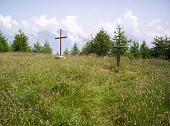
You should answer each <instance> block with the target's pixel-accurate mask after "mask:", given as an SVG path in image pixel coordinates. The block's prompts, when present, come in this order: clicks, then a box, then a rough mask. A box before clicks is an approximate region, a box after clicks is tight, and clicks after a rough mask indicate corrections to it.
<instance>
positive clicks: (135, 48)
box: [130, 40, 140, 58]
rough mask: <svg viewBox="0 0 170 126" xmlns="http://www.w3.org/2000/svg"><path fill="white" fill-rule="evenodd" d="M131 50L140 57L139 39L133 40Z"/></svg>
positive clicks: (135, 55)
mask: <svg viewBox="0 0 170 126" xmlns="http://www.w3.org/2000/svg"><path fill="white" fill-rule="evenodd" d="M130 52H131V55H132V56H133V57H134V58H139V57H140V51H139V43H138V42H137V41H135V40H132V46H131V47H130Z"/></svg>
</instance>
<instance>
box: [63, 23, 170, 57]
mask: <svg viewBox="0 0 170 126" xmlns="http://www.w3.org/2000/svg"><path fill="white" fill-rule="evenodd" d="M117 46H124V48H121V50H120V53H121V55H124V56H128V57H129V58H133V59H139V58H142V59H146V58H162V59H170V37H168V36H167V35H166V36H156V37H154V39H153V42H152V47H150V48H149V46H148V45H147V44H146V41H143V42H142V43H141V44H139V42H138V41H137V40H135V39H131V38H130V39H128V38H127V36H126V35H125V31H124V30H123V27H121V26H120V25H118V26H117V27H116V30H115V32H114V35H113V37H112V38H111V37H110V36H109V35H108V33H107V32H106V31H105V30H104V29H103V28H102V29H101V30H100V31H99V32H98V33H97V34H96V35H95V37H92V38H91V40H90V41H88V42H87V43H86V44H85V45H84V47H83V48H82V50H81V52H80V51H79V49H78V47H77V45H76V43H75V45H74V47H73V48H74V51H73V49H72V50H71V52H70V53H69V52H68V50H67V49H66V50H65V51H64V53H65V55H69V54H73V52H74V54H75V55H89V54H95V55H97V56H106V55H108V56H115V54H116V48H115V47H117Z"/></svg>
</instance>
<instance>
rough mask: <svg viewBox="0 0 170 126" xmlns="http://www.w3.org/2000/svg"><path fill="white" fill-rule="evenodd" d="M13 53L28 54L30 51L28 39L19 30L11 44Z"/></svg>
mask: <svg viewBox="0 0 170 126" xmlns="http://www.w3.org/2000/svg"><path fill="white" fill-rule="evenodd" d="M12 49H13V51H17V52H18V51H19V52H28V51H31V49H30V47H29V45H28V37H27V36H26V35H25V34H24V33H23V32H22V31H21V30H19V33H18V34H16V35H15V39H14V41H13V44H12Z"/></svg>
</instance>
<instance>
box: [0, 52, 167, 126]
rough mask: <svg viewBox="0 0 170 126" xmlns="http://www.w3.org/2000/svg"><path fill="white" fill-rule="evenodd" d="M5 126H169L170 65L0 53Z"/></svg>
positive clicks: (1, 113) (1, 111) (0, 99)
mask: <svg viewBox="0 0 170 126" xmlns="http://www.w3.org/2000/svg"><path fill="white" fill-rule="evenodd" d="M0 125H22V126H23V125H25V126H28V125H54V126H76V125H77V126H94V125H95V126H114V125H115V126H117V125H130V126H133V125H138V126H139V125H141V126H143V125H146V126H152V125H153V126H159V125H160V126H161V125H162V126H166V125H167V126H168V125H170V62H168V61H165V60H158V59H150V60H130V59H128V58H122V62H121V66H120V68H117V67H116V62H115V59H114V58H111V57H102V58H97V57H95V56H79V57H67V58H66V59H58V60H56V59H55V58H54V57H53V56H50V55H44V54H31V53H3V54H0Z"/></svg>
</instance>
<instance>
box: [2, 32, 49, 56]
mask: <svg viewBox="0 0 170 126" xmlns="http://www.w3.org/2000/svg"><path fill="white" fill-rule="evenodd" d="M18 32H19V33H18V34H16V35H15V37H14V41H13V43H12V44H10V45H9V44H8V41H7V39H6V38H5V37H4V36H3V34H2V33H0V52H11V51H14V52H36V53H52V49H51V47H50V45H49V42H47V41H46V42H45V44H44V45H43V46H41V45H40V43H39V42H38V41H37V42H36V43H34V47H33V48H31V47H30V46H29V43H28V37H27V36H26V35H25V34H24V32H22V31H21V30H19V31H18Z"/></svg>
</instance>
